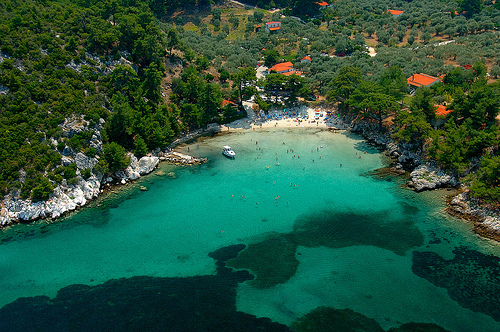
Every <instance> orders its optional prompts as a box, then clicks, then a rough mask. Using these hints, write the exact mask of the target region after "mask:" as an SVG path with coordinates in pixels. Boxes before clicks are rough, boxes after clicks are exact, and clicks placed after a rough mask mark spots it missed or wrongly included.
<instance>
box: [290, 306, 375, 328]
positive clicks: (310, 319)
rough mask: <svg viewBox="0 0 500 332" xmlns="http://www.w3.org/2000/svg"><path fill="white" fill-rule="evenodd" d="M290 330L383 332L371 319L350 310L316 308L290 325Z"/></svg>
mask: <svg viewBox="0 0 500 332" xmlns="http://www.w3.org/2000/svg"><path fill="white" fill-rule="evenodd" d="M292 330H294V331H297V332H302V331H315V332H321V331H325V332H326V331H329V332H335V331H338V332H362V331H370V332H384V330H383V329H382V327H381V326H380V325H379V324H378V323H377V321H376V320H375V319H373V318H368V317H366V316H364V315H362V314H360V313H358V312H355V311H353V310H351V309H334V308H330V307H318V308H316V309H314V310H312V311H311V312H309V313H307V314H306V315H304V316H302V317H301V318H299V319H298V320H297V321H296V322H294V323H293V324H292Z"/></svg>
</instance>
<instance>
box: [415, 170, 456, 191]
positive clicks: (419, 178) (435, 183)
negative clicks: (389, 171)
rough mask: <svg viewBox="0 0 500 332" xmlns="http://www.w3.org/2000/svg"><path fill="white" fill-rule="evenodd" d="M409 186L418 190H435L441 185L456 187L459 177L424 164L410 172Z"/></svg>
mask: <svg viewBox="0 0 500 332" xmlns="http://www.w3.org/2000/svg"><path fill="white" fill-rule="evenodd" d="M410 179H411V180H410V181H408V186H410V187H412V188H414V189H415V190H416V191H423V190H433V189H437V188H441V187H455V186H456V185H457V184H458V181H457V179H456V178H455V177H454V176H451V175H449V174H447V173H446V172H444V171H443V170H441V169H440V168H438V167H434V166H431V165H429V164H424V165H420V166H418V167H417V168H416V169H415V170H413V172H411V173H410Z"/></svg>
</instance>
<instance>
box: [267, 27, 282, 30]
mask: <svg viewBox="0 0 500 332" xmlns="http://www.w3.org/2000/svg"><path fill="white" fill-rule="evenodd" d="M268 29H269V30H271V31H275V30H279V29H280V27H274V28H268Z"/></svg>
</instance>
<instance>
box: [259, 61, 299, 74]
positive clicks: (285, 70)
mask: <svg viewBox="0 0 500 332" xmlns="http://www.w3.org/2000/svg"><path fill="white" fill-rule="evenodd" d="M267 73H268V74H271V73H276V74H283V75H285V76H290V75H299V76H300V75H302V73H301V72H300V71H298V70H296V69H295V68H293V63H291V62H290V61H288V62H282V63H277V64H275V65H274V66H272V67H271V68H269V69H268V70H267Z"/></svg>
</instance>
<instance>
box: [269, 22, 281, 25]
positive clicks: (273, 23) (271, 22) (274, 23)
mask: <svg viewBox="0 0 500 332" xmlns="http://www.w3.org/2000/svg"><path fill="white" fill-rule="evenodd" d="M276 23H279V24H281V22H277V21H274V22H267V23H266V25H269V24H276Z"/></svg>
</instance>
